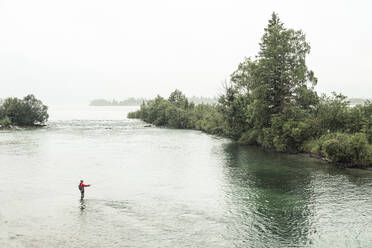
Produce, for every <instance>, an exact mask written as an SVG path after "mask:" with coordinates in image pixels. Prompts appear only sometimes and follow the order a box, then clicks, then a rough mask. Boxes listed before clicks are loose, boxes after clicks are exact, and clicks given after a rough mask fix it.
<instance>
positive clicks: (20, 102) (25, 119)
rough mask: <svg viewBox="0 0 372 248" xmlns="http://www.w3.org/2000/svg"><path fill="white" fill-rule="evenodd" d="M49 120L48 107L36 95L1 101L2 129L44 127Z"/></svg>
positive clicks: (0, 121)
mask: <svg viewBox="0 0 372 248" xmlns="http://www.w3.org/2000/svg"><path fill="white" fill-rule="evenodd" d="M48 118H49V115H48V107H47V106H46V105H44V104H43V103H42V102H41V101H40V100H38V99H36V98H35V96H34V95H27V96H25V97H24V98H23V99H19V98H16V97H9V98H6V99H5V100H0V127H11V126H36V125H42V124H44V123H45V122H46V121H47V120H48Z"/></svg>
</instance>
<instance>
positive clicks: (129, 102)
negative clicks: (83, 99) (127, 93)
mask: <svg viewBox="0 0 372 248" xmlns="http://www.w3.org/2000/svg"><path fill="white" fill-rule="evenodd" d="M144 100H145V99H144V98H134V97H130V98H127V99H125V100H122V101H117V100H115V99H113V100H111V101H109V100H106V99H95V100H92V101H91V102H90V103H89V105H90V106H139V105H141V103H142V102H143V101H144Z"/></svg>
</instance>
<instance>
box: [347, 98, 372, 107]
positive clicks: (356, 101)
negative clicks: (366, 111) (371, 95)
mask: <svg viewBox="0 0 372 248" xmlns="http://www.w3.org/2000/svg"><path fill="white" fill-rule="evenodd" d="M371 100H372V99H363V98H348V101H349V102H350V105H351V106H355V105H358V104H364V103H366V102H367V101H371Z"/></svg>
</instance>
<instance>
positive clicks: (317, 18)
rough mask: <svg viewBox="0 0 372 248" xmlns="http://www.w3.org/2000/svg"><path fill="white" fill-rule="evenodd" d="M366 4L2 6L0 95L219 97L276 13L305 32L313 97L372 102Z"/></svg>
mask: <svg viewBox="0 0 372 248" xmlns="http://www.w3.org/2000/svg"><path fill="white" fill-rule="evenodd" d="M370 8H371V4H370V3H368V2H361V1H360V2H359V3H358V4H357V3H355V2H347V1H330V2H320V1H315V2H311V4H306V5H304V4H294V3H293V2H291V1H281V2H280V3H278V2H276V1H265V2H256V3H254V4H248V3H247V2H245V1H204V2H202V3H200V2H197V1H189V2H187V3H183V2H174V1H159V2H156V3H154V2H152V1H145V0H144V1H139V2H135V3H123V2H121V1H110V2H102V1H80V2H75V1H74V2H73V1H64V2H60V3H56V2H50V1H40V0H39V1H32V2H28V1H1V2H0V31H1V33H2V37H1V38H0V92H1V93H0V98H6V97H11V96H15V97H23V96H25V95H27V94H34V95H35V96H36V97H37V98H39V99H41V100H42V101H43V102H45V104H47V105H64V104H68V105H75V104H78V105H86V104H87V103H89V101H91V100H93V99H97V98H103V99H126V98H129V97H135V98H147V99H149V98H153V97H155V96H156V95H158V94H159V95H161V96H164V97H167V96H169V94H170V93H171V92H172V91H174V90H175V89H179V90H181V91H182V92H184V93H185V94H186V95H187V96H203V97H215V96H218V95H219V94H221V93H222V85H223V83H224V82H225V81H228V80H229V76H230V74H231V73H232V72H233V71H234V70H235V69H236V68H237V66H238V64H239V63H240V62H242V61H243V59H244V58H245V57H254V56H255V55H256V54H257V52H258V43H259V42H260V39H261V36H262V34H263V32H264V28H265V27H266V25H267V22H268V20H269V19H270V16H271V13H272V12H273V11H275V12H277V13H278V15H279V17H280V18H281V20H282V21H283V23H284V24H285V27H287V28H293V29H295V30H298V29H302V30H303V31H304V33H305V34H306V39H307V40H308V41H309V43H310V45H311V47H312V49H311V52H310V54H309V55H308V60H307V65H308V67H309V69H311V70H313V71H314V72H315V75H316V77H317V78H318V85H317V86H316V90H317V91H318V93H319V94H321V93H326V94H330V93H331V92H332V91H335V92H337V93H342V94H344V95H346V96H348V97H350V98H370V91H371V82H370V77H369V64H370V57H371V55H372V48H371V47H370V45H369V44H370V43H371V41H372V29H371V26H372V19H371V18H370V17H369V9H370ZM346 34H347V35H346Z"/></svg>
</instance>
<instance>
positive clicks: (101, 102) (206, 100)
mask: <svg viewBox="0 0 372 248" xmlns="http://www.w3.org/2000/svg"><path fill="white" fill-rule="evenodd" d="M188 100H189V102H193V103H194V104H195V105H198V104H216V103H217V97H201V96H193V97H189V98H188ZM145 101H147V100H146V99H145V98H134V97H130V98H127V99H125V100H122V101H117V100H115V99H113V100H111V101H110V100H106V99H94V100H92V101H91V102H90V103H89V106H139V105H141V104H142V103H143V102H145Z"/></svg>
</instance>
